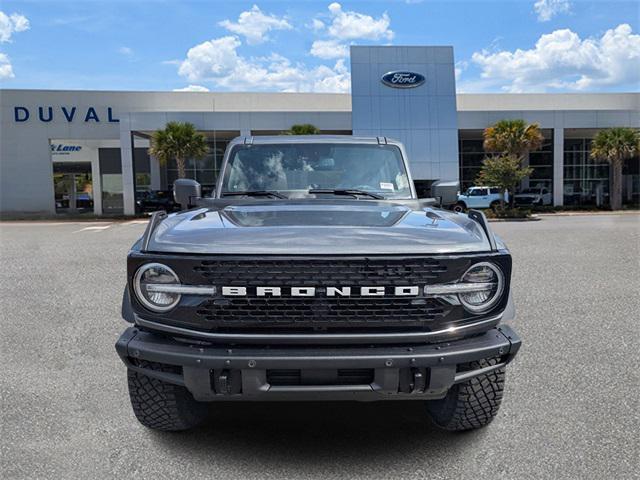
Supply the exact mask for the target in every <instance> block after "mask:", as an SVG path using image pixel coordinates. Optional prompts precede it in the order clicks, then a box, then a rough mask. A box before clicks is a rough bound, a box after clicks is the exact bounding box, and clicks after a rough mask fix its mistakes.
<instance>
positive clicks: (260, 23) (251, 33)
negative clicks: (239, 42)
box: [219, 5, 293, 45]
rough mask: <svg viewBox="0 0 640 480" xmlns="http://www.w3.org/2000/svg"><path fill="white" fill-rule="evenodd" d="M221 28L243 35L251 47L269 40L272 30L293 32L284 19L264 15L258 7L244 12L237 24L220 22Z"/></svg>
mask: <svg viewBox="0 0 640 480" xmlns="http://www.w3.org/2000/svg"><path fill="white" fill-rule="evenodd" d="M219 25H220V26H221V27H224V28H226V29H227V30H229V31H230V32H232V33H236V34H238V35H242V36H244V37H245V38H246V40H247V43H248V44H249V45H257V44H259V43H264V42H266V41H267V40H269V37H268V36H267V35H266V34H267V33H268V32H270V31H271V30H291V29H292V28H293V27H292V26H291V24H290V23H289V22H288V21H287V20H286V19H285V18H284V17H281V18H279V17H277V16H275V15H271V14H267V13H263V12H262V10H260V8H259V7H258V6H257V5H254V6H253V7H252V8H251V10H248V11H246V12H242V13H241V14H240V16H239V17H238V21H237V22H236V23H234V22H232V21H230V20H223V21H222V22H219Z"/></svg>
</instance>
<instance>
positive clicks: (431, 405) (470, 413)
mask: <svg viewBox="0 0 640 480" xmlns="http://www.w3.org/2000/svg"><path fill="white" fill-rule="evenodd" d="M498 361H499V359H497V358H496V359H489V360H481V361H479V362H472V363H469V364H468V365H466V366H465V369H464V370H466V371H468V370H477V369H479V368H484V367H488V366H489V365H495V364H496V363H497V362H498ZM504 377H505V368H504V367H502V368H500V369H498V370H494V371H493V372H489V373H487V374H485V375H481V376H479V377H474V378H472V379H470V380H467V381H466V382H464V383H459V384H457V385H454V386H453V387H451V389H449V392H448V393H447V396H446V397H445V398H443V399H441V400H430V401H428V402H427V411H428V413H429V416H430V417H431V420H432V421H433V422H434V423H435V424H436V425H437V426H438V427H440V428H442V429H444V430H451V431H463V430H473V429H476V428H481V427H484V426H485V425H488V424H489V423H491V421H492V420H493V419H494V418H495V416H496V415H497V414H498V409H499V408H500V402H501V401H502V393H503V390H504Z"/></svg>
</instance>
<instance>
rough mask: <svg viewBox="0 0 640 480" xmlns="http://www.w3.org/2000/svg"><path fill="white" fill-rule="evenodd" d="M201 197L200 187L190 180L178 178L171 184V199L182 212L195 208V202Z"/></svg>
mask: <svg viewBox="0 0 640 480" xmlns="http://www.w3.org/2000/svg"><path fill="white" fill-rule="evenodd" d="M200 197H202V187H201V186H200V184H199V183H198V182H196V181H195V180H191V179H190V178H179V179H177V180H176V181H175V182H173V199H174V200H175V201H176V203H179V204H180V208H181V209H182V210H187V209H189V208H191V207H193V206H195V203H196V200H197V199H198V198H200Z"/></svg>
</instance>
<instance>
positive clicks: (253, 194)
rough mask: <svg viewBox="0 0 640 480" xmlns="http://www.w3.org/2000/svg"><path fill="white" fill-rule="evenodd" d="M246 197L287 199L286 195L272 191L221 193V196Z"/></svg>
mask: <svg viewBox="0 0 640 480" xmlns="http://www.w3.org/2000/svg"><path fill="white" fill-rule="evenodd" d="M232 195H237V196H240V195H242V196H246V197H275V198H288V197H287V196H286V195H283V194H281V193H279V192H274V191H273V190H244V191H240V192H222V196H223V197H226V196H232Z"/></svg>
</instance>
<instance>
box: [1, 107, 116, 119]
mask: <svg viewBox="0 0 640 480" xmlns="http://www.w3.org/2000/svg"><path fill="white" fill-rule="evenodd" d="M31 118H33V119H34V120H39V121H40V122H44V123H49V122H52V121H53V120H54V119H62V121H66V122H68V123H71V122H73V121H74V120H77V121H80V122H85V123H90V122H94V123H100V122H101V121H103V122H107V123H117V122H119V121H120V120H119V119H117V118H115V117H114V116H113V108H112V107H106V108H104V109H100V108H96V107H82V108H79V107H76V106H66V105H65V106H60V107H52V106H42V107H34V108H29V107H22V106H15V107H13V120H14V121H15V122H16V123H23V122H26V121H28V120H29V119H31Z"/></svg>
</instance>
